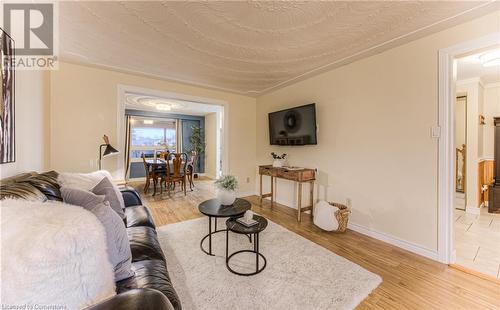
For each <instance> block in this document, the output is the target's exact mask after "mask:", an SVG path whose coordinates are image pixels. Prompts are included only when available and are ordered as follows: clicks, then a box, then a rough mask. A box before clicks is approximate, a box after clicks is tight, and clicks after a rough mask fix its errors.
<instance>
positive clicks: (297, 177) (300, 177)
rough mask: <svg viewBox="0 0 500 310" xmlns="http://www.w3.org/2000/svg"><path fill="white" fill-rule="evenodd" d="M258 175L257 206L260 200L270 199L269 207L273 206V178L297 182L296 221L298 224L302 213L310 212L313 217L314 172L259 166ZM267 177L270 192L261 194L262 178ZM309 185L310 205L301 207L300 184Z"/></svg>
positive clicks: (306, 169) (310, 170)
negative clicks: (269, 179) (268, 177)
mask: <svg viewBox="0 0 500 310" xmlns="http://www.w3.org/2000/svg"><path fill="white" fill-rule="evenodd" d="M259 175H260V190H259V204H260V205H262V199H263V198H267V197H271V207H272V206H273V204H274V190H275V188H274V178H280V179H285V180H290V181H294V182H297V185H298V186H297V187H298V195H297V221H298V222H300V217H301V214H302V212H305V211H311V216H313V207H314V181H315V180H316V170H315V169H309V168H299V167H282V168H276V167H273V166H271V165H264V166H259ZM263 175H267V176H270V177H271V192H270V193H267V194H263V193H262V176H263ZM303 183H309V186H310V192H309V201H310V205H309V206H307V207H302V184H303Z"/></svg>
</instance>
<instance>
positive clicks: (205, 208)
mask: <svg viewBox="0 0 500 310" xmlns="http://www.w3.org/2000/svg"><path fill="white" fill-rule="evenodd" d="M251 207H252V205H251V204H250V202H248V201H246V200H245V199H241V198H236V200H235V201H234V203H233V204H232V205H227V206H226V205H221V204H220V200H219V199H209V200H206V201H204V202H202V203H200V205H199V206H198V210H200V212H201V213H202V214H204V215H206V216H208V234H207V235H206V236H204V237H203V239H201V241H200V248H201V250H202V251H203V252H204V253H205V254H207V255H210V256H214V254H212V235H213V234H215V233H218V232H221V231H227V229H220V230H217V218H220V217H229V218H232V217H240V216H242V215H243V214H244V213H245V212H246V211H247V210H250V208H251ZM212 218H214V219H215V230H214V231H212ZM207 238H208V251H206V250H205V249H204V248H203V241H205V239H207Z"/></svg>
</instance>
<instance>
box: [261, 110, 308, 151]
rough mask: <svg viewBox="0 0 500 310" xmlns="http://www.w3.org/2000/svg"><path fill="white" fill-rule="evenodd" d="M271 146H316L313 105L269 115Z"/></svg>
mask: <svg viewBox="0 0 500 310" xmlns="http://www.w3.org/2000/svg"><path fill="white" fill-rule="evenodd" d="M269 140H270V143H271V145H308V144H317V140H316V105H315V104H314V103H311V104H308V105H303V106H300V107H295V108H291V109H286V110H282V111H276V112H272V113H269Z"/></svg>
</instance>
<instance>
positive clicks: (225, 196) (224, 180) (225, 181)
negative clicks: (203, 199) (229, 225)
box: [215, 175, 238, 206]
mask: <svg viewBox="0 0 500 310" xmlns="http://www.w3.org/2000/svg"><path fill="white" fill-rule="evenodd" d="M215 186H216V187H217V198H218V199H219V200H220V203H221V205H224V206H227V205H232V204H233V203H234V201H235V200H236V189H237V188H238V180H236V178H235V177H234V176H232V175H224V176H221V177H220V178H218V179H217V180H216V181H215Z"/></svg>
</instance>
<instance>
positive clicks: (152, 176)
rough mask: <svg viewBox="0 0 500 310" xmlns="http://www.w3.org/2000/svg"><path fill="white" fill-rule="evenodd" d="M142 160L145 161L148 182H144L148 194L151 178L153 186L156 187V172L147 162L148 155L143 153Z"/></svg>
mask: <svg viewBox="0 0 500 310" xmlns="http://www.w3.org/2000/svg"><path fill="white" fill-rule="evenodd" d="M141 158H142V162H143V163H144V170H145V172H146V184H144V193H145V194H146V193H147V192H148V190H149V186H150V184H151V179H153V186H155V187H156V180H155V174H154V173H153V170H152V169H151V167H150V165H148V163H147V162H146V155H144V153H142V154H141Z"/></svg>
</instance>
